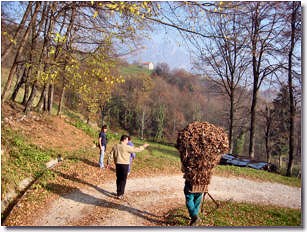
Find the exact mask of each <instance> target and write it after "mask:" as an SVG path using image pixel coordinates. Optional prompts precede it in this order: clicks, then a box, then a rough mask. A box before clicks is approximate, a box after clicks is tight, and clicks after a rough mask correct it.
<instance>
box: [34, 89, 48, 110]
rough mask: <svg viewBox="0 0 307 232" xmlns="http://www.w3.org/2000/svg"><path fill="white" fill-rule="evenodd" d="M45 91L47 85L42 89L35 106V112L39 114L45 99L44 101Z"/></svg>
mask: <svg viewBox="0 0 307 232" xmlns="http://www.w3.org/2000/svg"><path fill="white" fill-rule="evenodd" d="M46 89H47V85H46V84H45V85H44V87H43V91H42V94H41V96H40V99H39V101H38V103H37V105H36V107H35V108H36V110H37V111H38V112H41V111H42V110H43V109H44V102H45V99H46Z"/></svg>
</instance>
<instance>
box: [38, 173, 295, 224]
mask: <svg viewBox="0 0 307 232" xmlns="http://www.w3.org/2000/svg"><path fill="white" fill-rule="evenodd" d="M183 184H184V180H183V178H182V175H176V176H156V177H151V178H150V177H147V178H134V179H130V178H128V181H127V185H126V199H125V200H117V199H115V198H114V195H113V194H114V193H115V191H116V189H115V180H114V181H112V182H108V183H105V184H103V185H101V186H98V187H96V188H91V187H89V188H86V189H80V190H79V189H78V190H76V191H75V192H74V193H71V194H67V195H65V196H61V197H60V198H59V199H58V200H57V201H55V202H53V203H52V205H51V206H50V207H49V210H48V211H46V212H45V214H44V215H42V216H41V218H38V219H37V220H36V222H34V225H33V226H72V225H74V226H76V225H88V226H155V225H161V224H163V221H162V216H163V214H164V213H165V212H167V211H168V210H169V209H171V208H173V207H176V206H182V205H183V204H184V195H183ZM209 193H210V194H211V195H212V196H213V197H214V198H215V199H216V200H233V201H238V202H252V203H260V204H267V205H277V206H282V207H290V208H300V207H301V188H295V187H289V186H286V185H281V184H277V183H269V182H261V183H259V182H255V181H251V180H247V179H243V178H229V177H228V178H226V177H218V176H213V177H212V180H211V184H210V186H209Z"/></svg>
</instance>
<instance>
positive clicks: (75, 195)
mask: <svg viewBox="0 0 307 232" xmlns="http://www.w3.org/2000/svg"><path fill="white" fill-rule="evenodd" d="M45 187H46V188H47V189H48V190H49V191H52V192H54V193H56V194H58V195H61V194H60V193H59V192H58V191H57V189H63V188H66V189H67V190H69V192H70V193H69V194H64V195H61V197H63V198H66V199H70V200H73V201H76V202H81V203H83V204H89V205H95V206H101V207H105V208H110V209H117V210H120V211H127V212H129V213H132V214H134V215H136V216H138V217H140V218H143V219H145V220H147V221H150V222H152V223H156V224H158V225H163V224H165V222H164V221H162V220H159V219H156V218H158V217H159V216H156V215H154V214H151V213H149V212H147V211H143V210H139V209H136V208H133V207H130V206H126V205H123V204H120V203H115V202H111V201H107V200H104V199H99V198H97V197H94V196H91V195H89V194H87V193H83V192H82V191H80V189H78V188H75V187H69V186H64V185H60V184H54V183H50V184H47V185H46V186H45ZM100 189H101V188H100ZM101 190H102V191H101V192H102V193H104V194H105V193H108V194H107V196H108V195H109V194H110V192H108V191H106V190H103V189H101ZM152 217H156V218H152Z"/></svg>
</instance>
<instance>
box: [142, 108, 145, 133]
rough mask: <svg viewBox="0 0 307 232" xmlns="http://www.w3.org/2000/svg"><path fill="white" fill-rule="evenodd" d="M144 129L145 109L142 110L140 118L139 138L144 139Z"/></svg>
mask: <svg viewBox="0 0 307 232" xmlns="http://www.w3.org/2000/svg"><path fill="white" fill-rule="evenodd" d="M144 129H145V109H144V108H143V110H142V120H141V139H144Z"/></svg>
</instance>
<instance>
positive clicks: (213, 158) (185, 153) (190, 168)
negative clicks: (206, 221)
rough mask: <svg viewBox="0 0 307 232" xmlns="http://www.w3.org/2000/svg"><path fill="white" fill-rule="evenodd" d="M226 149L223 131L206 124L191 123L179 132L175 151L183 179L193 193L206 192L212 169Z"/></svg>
mask: <svg viewBox="0 0 307 232" xmlns="http://www.w3.org/2000/svg"><path fill="white" fill-rule="evenodd" d="M228 148H229V144H228V138H227V134H226V133H225V132H224V130H223V129H222V128H220V127H216V126H214V125H212V124H210V123H208V122H193V123H190V124H189V125H188V126H187V127H185V128H184V129H183V130H181V131H179V133H178V138H177V149H178V150H179V152H180V159H181V162H182V171H183V172H184V178H185V179H186V180H188V181H189V182H191V183H192V191H193V192H204V191H206V190H207V187H208V185H209V183H210V179H211V175H212V169H213V168H214V167H215V166H216V165H217V164H218V163H219V161H220V158H221V154H223V153H225V152H227V151H228Z"/></svg>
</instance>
